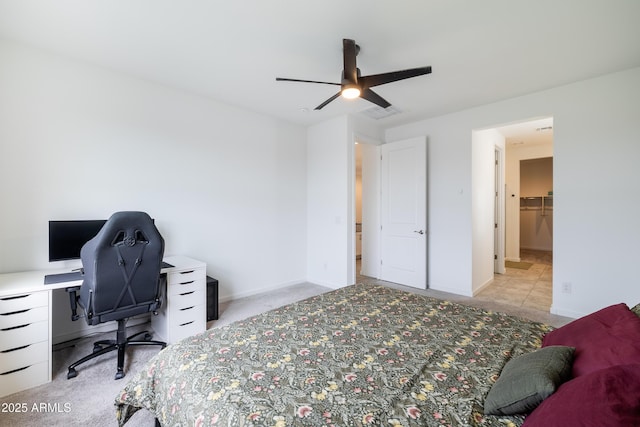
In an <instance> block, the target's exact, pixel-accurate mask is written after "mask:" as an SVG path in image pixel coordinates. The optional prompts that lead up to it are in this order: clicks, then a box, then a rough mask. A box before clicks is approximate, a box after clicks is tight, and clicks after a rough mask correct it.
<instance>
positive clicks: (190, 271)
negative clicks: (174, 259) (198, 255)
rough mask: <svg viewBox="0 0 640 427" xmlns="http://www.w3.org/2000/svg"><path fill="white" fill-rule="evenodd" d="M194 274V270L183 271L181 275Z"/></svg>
mask: <svg viewBox="0 0 640 427" xmlns="http://www.w3.org/2000/svg"><path fill="white" fill-rule="evenodd" d="M191 273H193V270H189V271H181V272H180V274H191Z"/></svg>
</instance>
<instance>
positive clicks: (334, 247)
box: [307, 116, 353, 288]
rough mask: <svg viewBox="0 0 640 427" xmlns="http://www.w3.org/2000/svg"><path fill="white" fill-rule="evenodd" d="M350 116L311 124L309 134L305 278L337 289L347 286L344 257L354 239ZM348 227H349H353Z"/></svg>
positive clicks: (345, 259)
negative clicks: (351, 234) (350, 199)
mask: <svg viewBox="0 0 640 427" xmlns="http://www.w3.org/2000/svg"><path fill="white" fill-rule="evenodd" d="M348 121H349V120H348V117H346V116H342V117H338V118H336V119H333V120H329V121H326V122H323V123H321V124H318V125H315V126H311V127H310V128H309V129H308V132H307V254H308V257H307V277H308V279H309V281H311V282H313V283H318V284H322V285H325V286H330V287H333V288H338V287H341V286H345V285H347V284H349V281H350V279H349V275H348V271H347V258H348V257H349V256H350V254H351V252H350V251H349V248H350V247H351V245H350V243H349V242H351V241H352V240H353V239H351V238H350V236H349V229H350V227H349V223H350V222H351V219H352V215H351V212H352V211H351V209H350V204H349V203H348V202H349V199H348V196H349V187H350V186H351V187H353V185H352V184H353V180H352V179H351V178H350V176H349V171H350V169H349V162H350V159H353V156H352V155H350V153H353V147H352V145H353V142H351V141H350V135H349V133H348ZM351 229H352V228H351Z"/></svg>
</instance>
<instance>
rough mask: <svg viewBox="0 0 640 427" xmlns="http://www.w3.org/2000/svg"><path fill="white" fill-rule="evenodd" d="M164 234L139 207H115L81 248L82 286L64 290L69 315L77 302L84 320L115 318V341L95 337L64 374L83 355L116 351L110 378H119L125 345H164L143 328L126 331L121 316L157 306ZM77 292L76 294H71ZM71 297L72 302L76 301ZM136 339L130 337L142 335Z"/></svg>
mask: <svg viewBox="0 0 640 427" xmlns="http://www.w3.org/2000/svg"><path fill="white" fill-rule="evenodd" d="M163 253H164V239H163V238H162V236H161V235H160V233H159V232H158V229H157V228H156V227H155V225H154V223H153V220H152V219H151V218H150V217H149V215H147V214H146V213H144V212H117V213H114V214H113V215H112V216H111V218H109V220H108V221H107V222H106V223H105V225H104V226H103V227H102V229H101V230H100V232H98V234H97V235H96V236H95V237H94V238H93V239H91V240H89V241H88V242H87V243H85V245H84V246H83V247H82V250H81V252H80V258H81V259H82V268H83V282H82V285H81V286H79V287H75V288H70V289H67V291H68V292H69V293H70V294H69V295H70V300H71V311H72V319H73V320H76V319H78V317H79V316H78V315H77V311H76V310H77V305H79V306H80V308H82V310H83V311H84V314H85V318H86V320H87V323H88V324H89V325H97V324H99V323H104V322H109V321H112V320H115V321H117V322H118V331H117V333H116V339H115V340H105V341H98V342H96V343H95V344H94V346H93V353H91V354H89V355H88V356H85V357H83V358H82V359H80V360H78V361H77V362H75V363H73V364H72V365H70V366H69V372H68V373H67V378H74V377H75V376H77V375H78V372H77V371H76V367H77V366H78V365H80V364H82V363H84V362H86V361H88V360H91V359H93V358H95V357H98V356H100V355H103V354H105V353H108V352H110V351H113V350H118V370H117V372H116V376H115V379H120V378H122V377H124V375H125V374H124V369H123V365H124V354H125V350H126V348H127V346H131V345H159V346H161V347H162V348H164V347H165V346H166V345H167V344H166V343H164V342H161V341H152V340H151V338H152V337H151V335H150V334H149V333H148V332H147V331H143V332H139V333H137V334H135V335H132V336H131V337H128V338H127V336H126V330H125V325H126V322H127V319H128V318H130V317H132V316H136V315H139V314H143V313H149V312H153V313H154V314H157V310H158V308H159V307H160V304H161V298H160V295H161V286H160V268H161V266H162V255H163ZM77 291H79V292H80V295H77ZM76 302H77V305H76ZM143 334H144V336H143V337H142V339H137V338H136V337H138V336H140V335H143Z"/></svg>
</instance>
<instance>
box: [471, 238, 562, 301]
mask: <svg viewBox="0 0 640 427" xmlns="http://www.w3.org/2000/svg"><path fill="white" fill-rule="evenodd" d="M520 259H521V261H525V262H531V263H533V265H532V266H531V267H530V268H529V269H528V270H522V269H517V268H507V269H506V270H507V271H506V272H505V274H496V275H495V276H494V279H493V282H492V283H491V284H490V285H488V286H487V287H485V288H484V289H482V291H480V293H478V294H477V295H475V298H478V299H480V300H484V301H495V302H500V303H504V304H509V305H515V306H517V307H526V308H532V309H535V310H541V311H545V312H547V313H548V312H549V310H550V309H551V298H552V294H553V290H552V276H553V274H552V271H553V270H552V268H553V266H552V256H551V252H548V251H534V250H526V249H522V250H521V251H520Z"/></svg>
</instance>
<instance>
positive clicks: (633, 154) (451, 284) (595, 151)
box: [387, 68, 640, 317]
mask: <svg viewBox="0 0 640 427" xmlns="http://www.w3.org/2000/svg"><path fill="white" fill-rule="evenodd" d="M550 116H553V117H554V196H555V197H554V202H555V206H554V248H553V252H554V269H553V282H554V294H553V307H552V312H554V313H557V314H563V315H568V316H573V317H577V316H580V315H583V314H587V313H589V312H592V311H594V310H596V309H599V308H602V307H604V306H606V305H610V304H613V303H616V302H625V303H627V304H629V305H633V304H636V303H638V302H640V286H638V278H637V271H636V268H635V265H636V264H637V260H638V259H640V245H638V243H637V242H638V236H640V221H638V220H637V212H638V210H639V209H640V197H638V196H640V185H639V184H638V183H639V182H640V168H638V167H637V159H638V158H640V144H639V143H638V134H639V133H640V123H639V122H638V117H640V68H635V69H631V70H628V71H625V72H620V73H615V74H610V75H606V76H602V77H599V78H594V79H591V80H585V81H582V82H577V83H574V84H570V85H566V86H562V87H559V88H554V89H549V90H546V91H541V92H537V93H534V94H530V95H526V96H522V97H518V98H513V99H510V100H506V101H502V102H498V103H495V104H489V105H485V106H481V107H478V108H473V109H470V110H465V111H461V112H457V113H453V114H449V115H446V116H441V117H436V118H432V119H428V120H424V121H421V122H416V123H412V124H409V125H405V126H399V127H396V128H392V129H388V130H387V139H388V140H398V139H402V138H408V137H411V136H415V135H428V136H429V162H430V167H429V172H430V173H429V183H430V186H429V199H430V202H429V223H430V224H429V229H430V230H431V231H432V234H431V236H430V238H431V241H430V251H429V254H430V256H429V272H430V274H429V284H430V286H431V287H432V288H434V289H442V290H450V291H451V290H454V291H457V293H461V294H468V293H469V292H470V291H471V289H472V287H473V280H472V274H471V272H470V271H469V270H467V269H466V268H465V267H464V266H465V265H468V266H471V265H472V262H471V252H472V251H471V247H472V239H473V236H472V230H471V227H470V224H471V223H472V219H471V214H472V210H471V199H472V196H471V194H470V192H469V188H470V187H471V186H470V181H471V178H472V168H471V152H472V147H471V135H472V130H473V129H482V128H489V127H497V126H500V125H503V124H507V123H514V122H519V121H522V120H525V119H531V118H537V117H550ZM594 200H596V201H597V202H595V203H594ZM474 274H475V272H474ZM563 283H570V284H571V289H572V292H571V293H570V294H567V293H561V292H560V289H561V285H562V284H563Z"/></svg>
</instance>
